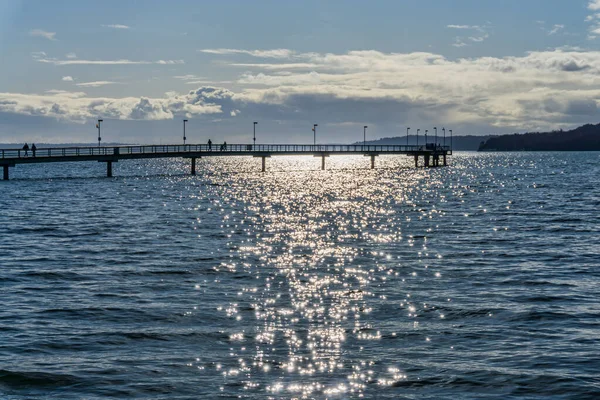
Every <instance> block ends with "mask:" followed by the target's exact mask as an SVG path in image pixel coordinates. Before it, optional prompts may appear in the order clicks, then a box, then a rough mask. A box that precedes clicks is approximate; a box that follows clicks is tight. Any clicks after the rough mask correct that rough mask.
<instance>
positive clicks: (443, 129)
mask: <svg viewBox="0 0 600 400" xmlns="http://www.w3.org/2000/svg"><path fill="white" fill-rule="evenodd" d="M442 132H444V146H446V128H442Z"/></svg>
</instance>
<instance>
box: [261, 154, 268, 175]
mask: <svg viewBox="0 0 600 400" xmlns="http://www.w3.org/2000/svg"><path fill="white" fill-rule="evenodd" d="M261 158H262V172H265V170H266V164H267V157H261Z"/></svg>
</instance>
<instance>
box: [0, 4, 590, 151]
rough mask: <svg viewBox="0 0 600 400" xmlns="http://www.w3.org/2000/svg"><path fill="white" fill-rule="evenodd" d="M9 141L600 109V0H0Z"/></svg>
mask: <svg viewBox="0 0 600 400" xmlns="http://www.w3.org/2000/svg"><path fill="white" fill-rule="evenodd" d="M0 55H1V59H2V62H1V63H0V142H2V143H21V142H32V141H33V142H39V143H66V142H70V143H93V142H95V140H96V136H97V131H96V128H95V124H96V120H97V119H103V121H104V122H103V124H102V137H103V141H105V142H106V141H113V142H122V143H180V142H181V141H182V130H183V122H182V120H183V119H188V120H189V122H188V123H187V126H186V135H187V137H188V143H190V142H192V143H204V142H206V141H207V140H208V139H209V138H210V139H212V141H213V142H215V143H219V142H221V141H225V140H226V141H228V142H229V143H251V141H252V135H253V122H254V121H256V122H258V125H257V143H312V140H313V133H312V131H311V128H312V125H313V124H318V125H319V126H318V128H317V141H318V142H320V143H351V142H355V141H360V140H362V135H363V126H365V125H367V126H368V129H367V132H368V134H367V135H368V138H370V139H377V138H382V137H392V136H402V135H405V134H406V129H407V128H408V127H410V128H411V131H410V132H411V133H415V131H416V129H421V131H422V132H423V131H424V130H425V129H429V130H430V131H432V129H433V127H434V126H436V127H438V129H441V127H445V128H446V129H453V131H454V134H459V135H460V134H474V135H484V134H500V133H512V132H525V131H546V130H553V129H569V128H573V127H576V126H579V125H582V124H585V123H598V122H599V121H598V120H599V119H600V111H599V110H598V102H599V100H600V0H501V1H491V0H489V1H488V0H451V1H450V0H389V1H386V0H371V1H354V0H346V1H335V0H331V1H323V0H322V1H313V0H306V1H279V0H278V1H275V0H274V1H262V0H256V1H247V0H244V1H242V0H240V1H229V0H222V1H219V2H215V1H200V0H198V1H196V0H189V1H187V0H172V1H170V2H164V1H153V0H144V1H133V0H119V1H112V0H104V1H101V2H100V1H95V2H90V1H80V0H77V1H71V0H62V1H60V2H50V1H15V0H13V1H9V0H0Z"/></svg>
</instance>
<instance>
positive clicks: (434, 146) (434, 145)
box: [433, 127, 437, 149]
mask: <svg viewBox="0 0 600 400" xmlns="http://www.w3.org/2000/svg"><path fill="white" fill-rule="evenodd" d="M433 129H434V130H435V143H434V144H433V148H434V149H435V148H436V147H437V127H435V128H433Z"/></svg>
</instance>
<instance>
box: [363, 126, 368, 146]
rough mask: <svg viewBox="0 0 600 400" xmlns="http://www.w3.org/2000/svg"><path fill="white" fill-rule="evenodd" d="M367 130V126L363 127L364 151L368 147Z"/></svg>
mask: <svg viewBox="0 0 600 400" xmlns="http://www.w3.org/2000/svg"><path fill="white" fill-rule="evenodd" d="M367 128H368V126H367V125H365V126H363V149H364V147H365V146H366V145H367Z"/></svg>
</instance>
